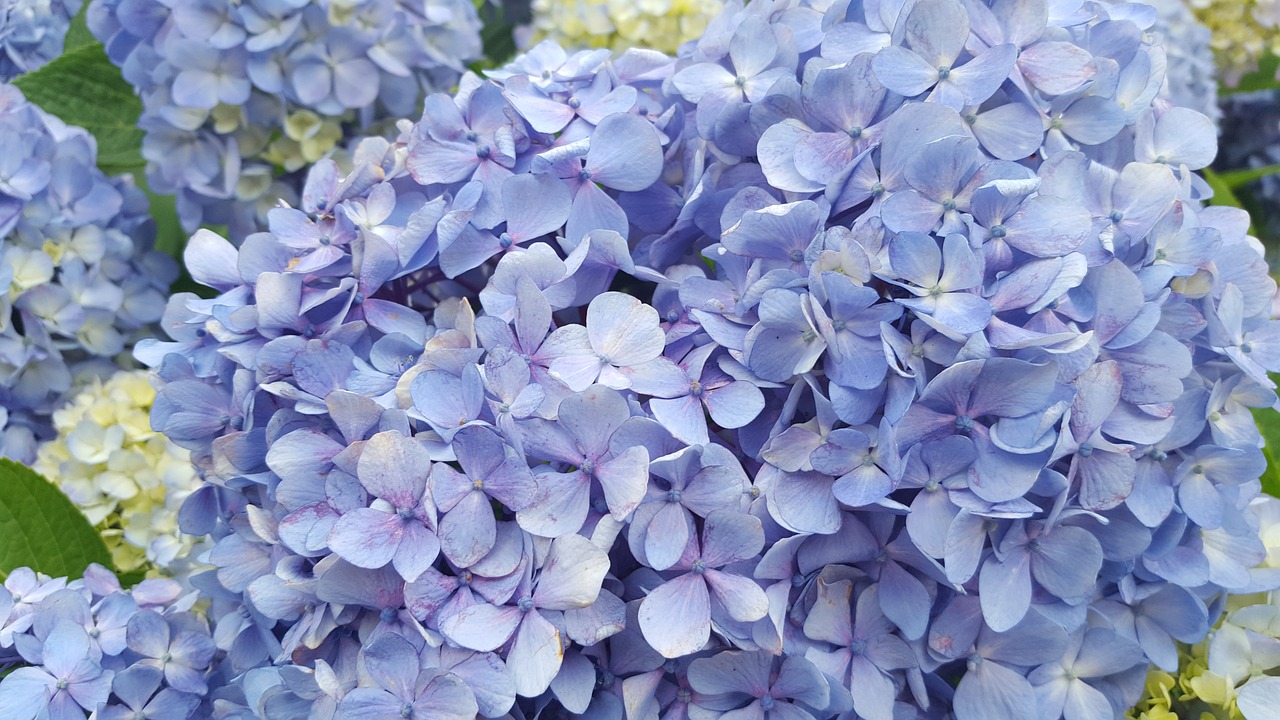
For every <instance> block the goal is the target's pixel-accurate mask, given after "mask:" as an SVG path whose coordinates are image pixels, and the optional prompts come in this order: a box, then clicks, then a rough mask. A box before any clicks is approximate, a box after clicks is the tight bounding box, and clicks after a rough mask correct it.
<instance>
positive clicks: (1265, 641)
mask: <svg viewBox="0 0 1280 720" xmlns="http://www.w3.org/2000/svg"><path fill="white" fill-rule="evenodd" d="M1250 513H1251V514H1252V515H1254V516H1255V517H1256V518H1257V521H1258V525H1259V530H1260V533H1261V537H1262V539H1263V542H1264V543H1266V546H1267V559H1266V561H1265V563H1264V565H1265V566H1267V567H1272V568H1274V567H1277V566H1278V565H1280V501H1277V500H1276V499H1275V498H1273V497H1269V496H1266V495H1264V496H1261V497H1259V498H1257V499H1256V500H1254V502H1253V503H1252V505H1251V507H1250ZM1278 621H1280V595H1278V594H1277V593H1276V591H1274V590H1273V591H1271V592H1269V593H1266V592H1263V593H1252V594H1240V595H1229V596H1228V597H1227V599H1226V613H1225V614H1224V615H1223V616H1222V618H1221V619H1220V620H1219V621H1218V624H1217V625H1216V626H1215V627H1214V629H1213V630H1211V631H1210V632H1209V635H1208V636H1207V637H1206V638H1205V639H1204V640H1202V641H1201V642H1198V643H1196V644H1194V645H1183V646H1181V647H1180V648H1179V655H1180V657H1179V660H1180V662H1179V668H1178V670H1177V671H1176V672H1166V671H1165V670H1161V669H1157V668H1153V669H1152V671H1151V673H1150V674H1149V675H1148V676H1147V681H1146V690H1145V692H1144V694H1143V697H1142V699H1141V700H1139V701H1138V704H1137V706H1136V707H1135V708H1134V709H1133V710H1132V711H1130V713H1129V715H1128V716H1127V717H1130V718H1134V719H1135V720H1175V719H1176V718H1180V717H1210V718H1231V719H1233V720H1241V719H1243V720H1261V719H1262V718H1267V717H1271V716H1272V715H1274V714H1275V708H1276V703H1277V702H1280V680H1277V678H1275V677H1273V675H1274V674H1275V672H1276V671H1277V669H1280V653H1278V651H1280V622H1278Z"/></svg>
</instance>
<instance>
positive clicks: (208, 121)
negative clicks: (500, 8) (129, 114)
mask: <svg viewBox="0 0 1280 720" xmlns="http://www.w3.org/2000/svg"><path fill="white" fill-rule="evenodd" d="M88 21H89V28H90V30H91V31H92V32H93V34H94V35H95V36H96V37H98V39H100V40H102V42H103V43H104V44H105V45H106V48H107V54H108V56H109V57H110V58H111V61H112V62H114V63H115V64H116V65H118V66H120V67H121V68H122V69H123V71H124V77H125V79H126V80H127V81H128V82H129V83H130V84H132V85H133V86H134V88H135V89H136V90H137V92H138V94H139V95H140V96H141V97H142V102H143V115H142V118H141V120H140V121H139V126H140V127H141V128H142V129H143V130H145V131H146V137H145V138H144V140H143V146H142V153H143V156H144V157H145V158H146V159H147V162H148V165H147V179H148V182H149V183H150V186H151V188H152V189H153V190H155V191H156V192H162V193H167V194H172V195H175V196H176V197H177V203H178V212H179V216H180V218H181V220H182V223H183V225H184V226H185V227H186V228H187V229H188V230H194V229H195V228H196V227H198V226H200V225H201V224H222V225H228V226H230V228H231V232H232V235H233V236H234V237H237V238H240V237H243V236H244V235H246V234H248V233H249V232H252V231H254V230H257V229H258V226H259V224H260V221H261V215H262V213H265V212H266V210H267V209H268V208H269V207H271V206H272V205H274V204H275V201H276V200H277V199H289V200H294V201H296V195H297V190H298V185H299V184H300V182H301V180H300V177H299V175H300V174H299V173H298V172H297V171H298V170H299V169H300V168H303V167H304V166H306V165H309V164H311V163H314V162H316V161H317V160H319V159H320V158H321V157H323V156H324V155H325V154H326V153H328V152H330V151H331V150H333V149H334V147H335V145H337V143H338V141H340V140H342V139H343V138H344V137H350V136H352V135H359V134H364V133H377V132H379V131H380V123H382V122H383V121H386V120H387V119H388V118H396V117H401V116H404V115H407V114H409V113H410V112H413V111H416V110H417V109H418V108H419V107H420V101H421V98H422V96H423V94H424V93H427V92H434V91H437V90H441V89H448V88H450V87H452V86H453V85H454V83H455V82H456V81H457V79H458V76H459V75H460V74H461V72H462V69H463V67H464V65H465V63H467V62H469V61H470V60H472V59H474V58H477V57H479V55H480V49H481V48H480V35H479V29H480V23H479V19H478V17H477V15H476V10H475V7H474V6H473V5H472V3H471V2H470V1H469V0H418V2H412V1H410V0H361V1H358V2H349V1H347V0H332V1H330V0H324V1H323V2H306V1H305V0H262V1H255V2H233V1H232V0H208V1H204V0H202V1H200V2H185V1H184V2H177V1H175V0H141V1H133V0H94V1H93V2H91V4H90V8H89V15H88Z"/></svg>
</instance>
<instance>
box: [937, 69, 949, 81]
mask: <svg viewBox="0 0 1280 720" xmlns="http://www.w3.org/2000/svg"><path fill="white" fill-rule="evenodd" d="M949 77H951V68H949V67H940V68H938V79H939V80H946V79H947V78H949Z"/></svg>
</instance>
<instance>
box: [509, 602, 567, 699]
mask: <svg viewBox="0 0 1280 720" xmlns="http://www.w3.org/2000/svg"><path fill="white" fill-rule="evenodd" d="M563 660H564V647H563V646H562V645H561V640H560V631H559V630H557V629H556V626H555V625H552V624H551V623H550V622H549V621H548V620H547V619H546V618H544V617H542V614H541V613H539V612H537V611H532V612H528V613H525V616H524V620H523V621H522V622H521V623H520V628H519V629H518V630H516V637H515V640H514V641H512V643H511V649H510V650H509V651H507V670H508V671H510V673H511V677H512V679H513V680H515V684H516V694H517V695H520V696H522V697H537V696H538V695H541V694H542V693H544V692H546V690H547V688H548V687H551V681H552V680H553V679H554V678H555V676H556V673H557V672H559V671H560V663H561V662H562V661H563Z"/></svg>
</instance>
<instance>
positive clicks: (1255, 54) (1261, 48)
mask: <svg viewBox="0 0 1280 720" xmlns="http://www.w3.org/2000/svg"><path fill="white" fill-rule="evenodd" d="M1188 2H1189V3H1190V5H1191V7H1192V8H1193V9H1194V10H1195V14H1196V17H1198V18H1199V19H1200V22H1202V23H1204V25H1205V27H1207V28H1209V31H1210V44H1211V45H1212V46H1213V50H1214V53H1215V54H1216V55H1217V57H1218V65H1219V67H1220V68H1221V72H1222V80H1223V81H1224V82H1225V83H1226V84H1228V85H1231V86H1234V85H1235V84H1236V83H1238V82H1240V78H1242V77H1244V76H1245V75H1248V74H1249V73H1251V72H1253V71H1254V70H1257V69H1258V61H1259V60H1261V59H1262V58H1264V57H1266V56H1267V55H1270V54H1274V53H1275V52H1276V49H1277V43H1280V2H1277V0H1188Z"/></svg>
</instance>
